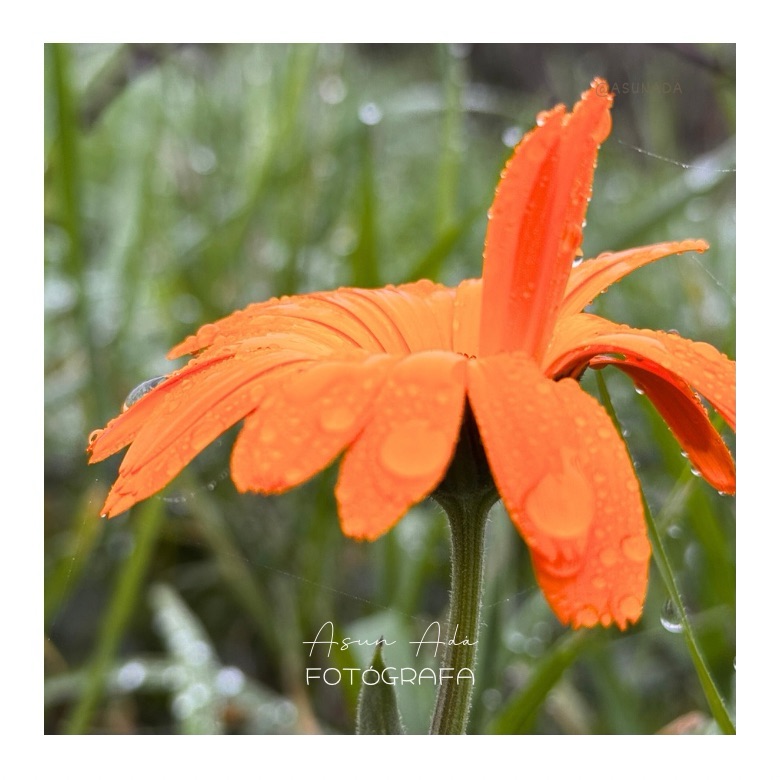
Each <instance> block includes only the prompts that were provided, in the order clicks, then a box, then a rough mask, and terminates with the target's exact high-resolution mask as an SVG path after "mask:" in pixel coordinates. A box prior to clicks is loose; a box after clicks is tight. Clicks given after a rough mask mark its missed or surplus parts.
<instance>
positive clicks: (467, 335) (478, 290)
mask: <svg viewBox="0 0 780 780" xmlns="http://www.w3.org/2000/svg"><path fill="white" fill-rule="evenodd" d="M481 314H482V279H466V280H464V281H462V282H461V283H460V284H459V285H458V286H457V288H456V290H455V305H454V308H453V312H452V348H453V349H454V350H455V352H458V353H460V354H461V355H466V356H467V357H477V356H478V355H479V321H480V317H481Z"/></svg>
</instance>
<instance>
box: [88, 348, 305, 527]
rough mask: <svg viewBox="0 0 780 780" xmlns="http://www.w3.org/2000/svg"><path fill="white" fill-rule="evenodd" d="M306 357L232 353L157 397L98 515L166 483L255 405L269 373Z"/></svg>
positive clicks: (130, 503)
mask: <svg viewBox="0 0 780 780" xmlns="http://www.w3.org/2000/svg"><path fill="white" fill-rule="evenodd" d="M306 359H308V358H307V356H305V355H303V356H301V355H300V354H299V353H293V352H289V351H283V350H277V351H262V352H259V353H255V354H253V355H241V354H236V355H235V356H234V357H233V358H232V359H229V360H224V361H221V362H215V363H212V364H210V365H208V366H207V367H206V368H204V369H203V370H201V371H197V372H192V373H191V374H189V375H188V376H186V377H185V378H184V379H183V380H182V381H181V382H180V383H178V384H177V385H176V387H174V388H173V389H172V390H171V391H170V392H169V393H168V394H166V395H165V396H162V395H161V396H160V398H159V401H158V403H157V404H156V408H155V409H154V410H153V411H151V412H149V413H148V417H147V419H146V420H145V422H144V425H143V427H142V428H141V429H140V430H139V431H138V433H137V435H136V436H135V438H134V441H133V443H132V445H131V447H130V449H129V450H128V451H127V454H126V455H125V458H124V460H123V461H122V464H121V465H120V467H119V476H118V477H117V480H116V482H115V483H114V486H113V487H112V488H111V492H110V493H109V495H108V498H107V499H106V503H105V505H104V507H103V514H106V515H108V516H110V517H112V516H114V515H118V514H120V513H121V512H124V511H125V510H127V509H129V508H130V507H131V506H133V504H136V503H137V502H138V501H141V500H142V499H144V498H147V497H149V496H150V495H152V494H153V493H156V492H157V491H158V490H160V489H161V488H163V487H164V486H165V485H167V484H168V483H169V482H170V481H171V480H172V479H173V478H174V477H175V476H176V475H177V474H178V473H179V472H180V471H181V470H182V469H183V468H184V467H185V466H186V465H187V463H189V462H190V461H191V460H192V459H193V458H194V457H195V456H196V455H197V454H198V453H199V452H200V451H201V450H203V449H204V448H205V447H206V446H207V445H208V444H210V443H211V442H212V441H213V440H214V439H216V438H217V436H219V435H220V434H221V433H224V432H225V431H226V430H227V429H228V428H229V427H230V426H232V425H234V424H235V423H236V422H238V420H240V419H241V418H242V417H244V416H246V415H247V414H248V413H249V412H250V411H252V409H254V408H255V407H256V406H257V405H258V403H259V402H260V400H261V399H262V397H263V392H264V387H263V384H264V382H265V381H267V380H268V375H269V373H270V372H277V373H278V372H279V371H280V370H285V368H286V369H287V370H289V367H290V366H295V365H296V364H297V363H299V362H301V361H302V360H306ZM273 378H274V379H277V377H276V376H274V377H273ZM134 408H135V407H130V410H128V413H129V412H131V411H132V410H133V409H134ZM120 421H121V418H120Z"/></svg>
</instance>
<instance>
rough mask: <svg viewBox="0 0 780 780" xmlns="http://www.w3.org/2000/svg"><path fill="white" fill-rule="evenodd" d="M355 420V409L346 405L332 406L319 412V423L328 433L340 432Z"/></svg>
mask: <svg viewBox="0 0 780 780" xmlns="http://www.w3.org/2000/svg"><path fill="white" fill-rule="evenodd" d="M354 422H355V410H354V409H350V408H349V407H347V406H333V407H328V408H325V409H323V410H322V411H321V412H320V425H321V426H322V428H323V429H324V430H325V431H328V432H329V433H340V432H341V431H345V430H347V428H349V427H350V426H351V425H352V424H353V423H354Z"/></svg>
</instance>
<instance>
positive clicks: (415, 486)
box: [336, 352, 466, 540]
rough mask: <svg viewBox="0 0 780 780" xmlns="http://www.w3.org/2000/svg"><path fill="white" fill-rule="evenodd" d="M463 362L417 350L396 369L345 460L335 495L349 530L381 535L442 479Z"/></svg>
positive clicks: (459, 409)
mask: <svg viewBox="0 0 780 780" xmlns="http://www.w3.org/2000/svg"><path fill="white" fill-rule="evenodd" d="M465 364H466V359H465V358H463V357H461V356H459V355H456V354H454V353H452V352H418V353H415V354H413V355H409V356H408V357H405V358H404V359H403V360H401V361H400V362H398V363H397V364H396V365H395V366H394V367H393V368H392V369H391V371H390V374H389V375H388V378H387V380H386V381H385V384H384V387H383V388H382V391H381V392H380V394H379V395H378V396H377V398H376V400H375V402H374V411H373V414H372V416H371V419H370V421H369V422H368V424H367V425H366V427H365V428H364V429H363V432H362V433H361V434H360V435H359V436H358V438H357V439H356V441H355V442H354V444H352V446H351V447H350V448H349V449H348V450H347V453H346V455H345V456H344V459H343V460H342V462H341V470H340V472H339V479H338V483H337V485H336V499H337V501H338V506H339V516H340V518H341V528H342V530H343V531H344V533H345V534H346V535H347V536H352V537H354V538H356V539H369V540H370V539H376V538H377V537H378V536H381V535H382V534H383V533H385V532H386V531H388V530H389V529H390V528H391V527H392V526H393V525H394V524H395V523H396V522H397V521H398V520H399V519H400V518H401V517H403V515H404V514H405V513H406V511H407V510H408V509H409V508H410V507H411V506H413V505H414V504H416V503H417V502H418V501H421V500H422V499H423V498H425V497H426V496H428V495H429V494H430V492H431V491H432V490H433V489H434V488H435V487H436V485H438V483H439V482H440V481H441V480H442V478H443V477H444V474H445V473H446V471H447V467H448V466H449V462H450V460H451V459H452V454H453V452H454V450H455V444H456V443H457V440H458V434H459V431H460V423H461V418H462V416H463V402H464V396H465V373H466V372H465Z"/></svg>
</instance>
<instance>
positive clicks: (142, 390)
mask: <svg viewBox="0 0 780 780" xmlns="http://www.w3.org/2000/svg"><path fill="white" fill-rule="evenodd" d="M167 378H168V377H167V376H155V377H152V378H151V379H147V380H146V381H145V382H141V384H140V385H138V386H137V387H134V388H133V389H132V390H131V391H130V393H129V394H128V396H127V398H125V402H124V404H123V406H122V411H123V412H126V411H127V410H128V409H129V408H130V407H131V406H132V405H133V404H137V403H138V402H139V401H140V400H141V399H142V398H143V397H144V396H145V395H146V394H147V393H149V392H151V391H152V390H154V388H155V387H157V385H159V384H161V383H162V382H164V381H165V380H166V379H167Z"/></svg>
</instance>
